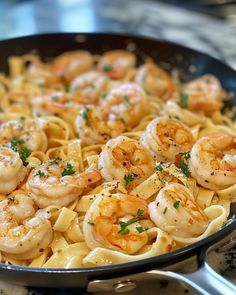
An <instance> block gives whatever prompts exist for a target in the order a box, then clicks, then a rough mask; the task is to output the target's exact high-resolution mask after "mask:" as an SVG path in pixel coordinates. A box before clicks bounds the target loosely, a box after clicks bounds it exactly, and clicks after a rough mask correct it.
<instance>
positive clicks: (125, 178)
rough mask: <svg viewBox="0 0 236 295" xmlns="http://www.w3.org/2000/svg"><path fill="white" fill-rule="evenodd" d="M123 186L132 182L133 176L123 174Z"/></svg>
mask: <svg viewBox="0 0 236 295" xmlns="http://www.w3.org/2000/svg"><path fill="white" fill-rule="evenodd" d="M124 181H125V185H129V184H130V183H131V182H132V181H134V175H133V174H125V176H124Z"/></svg>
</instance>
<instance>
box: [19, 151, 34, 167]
mask: <svg viewBox="0 0 236 295" xmlns="http://www.w3.org/2000/svg"><path fill="white" fill-rule="evenodd" d="M18 154H19V156H20V158H21V160H22V162H23V165H24V166H27V165H28V162H26V160H27V158H28V157H29V156H30V155H31V152H30V151H29V150H28V149H27V147H23V148H22V149H21V150H19V151H18Z"/></svg>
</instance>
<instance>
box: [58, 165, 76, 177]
mask: <svg viewBox="0 0 236 295" xmlns="http://www.w3.org/2000/svg"><path fill="white" fill-rule="evenodd" d="M73 168H74V167H73V166H72V165H71V164H70V163H67V165H66V168H64V170H63V171H62V173H61V176H66V175H72V174H74V173H75V170H73Z"/></svg>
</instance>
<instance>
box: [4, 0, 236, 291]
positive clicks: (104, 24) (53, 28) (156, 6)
mask: <svg viewBox="0 0 236 295" xmlns="http://www.w3.org/2000/svg"><path fill="white" fill-rule="evenodd" d="M0 10H2V11H3V13H1V25H0V39H7V38H12V37H18V36H24V35H31V34H36V33H47V32H127V33H133V34H139V35H145V36H150V37H154V38H161V39H164V40H170V41H174V42H177V43H180V44H182V45H185V46H188V47H192V48H194V49H198V50H200V51H203V52H206V53H208V54H210V55H213V56H215V57H217V58H219V59H221V60H223V61H224V62H226V63H228V64H229V65H230V66H231V67H233V68H235V69H236V50H235V49H236V29H235V28H234V27H230V25H229V24H227V23H226V22H224V21H220V20H218V19H214V18H212V17H209V16H205V15H202V14H199V13H196V12H192V11H188V10H185V9H182V8H178V7H175V6H171V5H167V4H164V3H159V2H158V1H144V0H143V1H142V0H35V1H26V2H22V3H18V4H16V5H11V4H10V3H8V2H6V3H5V5H2V6H1V4H0ZM235 252H236V250H235ZM235 252H232V253H233V254H232V255H231V254H227V255H231V256H230V257H231V268H230V269H229V271H230V275H231V277H234V278H235V277H236V273H235V272H234V269H235V267H234V266H232V259H233V260H236V258H235V257H236V255H235ZM227 255H226V258H227V257H228V256H227ZM222 265H223V264H222ZM222 265H221V266H220V267H221V268H222ZM227 267H229V266H225V268H227ZM222 271H224V270H222ZM219 272H220V271H219ZM146 290H147V288H146V286H145V285H144V286H140V288H139V291H138V292H137V291H135V292H134V293H133V292H129V293H127V295H129V294H130V295H133V294H135V295H138V294H147V291H146ZM0 293H1V294H5V295H8V294H9V295H10V294H14V295H21V294H22V295H23V294H24V295H25V294H31V295H33V294H37V295H42V294H45V295H46V294H47V295H54V294H60V295H62V294H87V293H86V292H85V291H81V290H78V289H71V290H66V289H60V290H57V289H51V290H50V289H36V288H30V289H25V288H23V287H17V286H12V285H9V284H7V283H5V282H0ZM157 293H158V294H165V295H168V294H173V293H175V294H176V295H178V294H187V293H188V294H193V293H191V291H190V290H188V289H187V288H183V287H181V286H180V285H179V284H176V283H175V282H170V283H169V284H168V285H167V284H166V283H164V284H163V282H153V284H152V285H149V290H148V294H149V295H152V294H157ZM103 294H105V293H103ZM112 294H113V293H112ZM107 295H110V293H107Z"/></svg>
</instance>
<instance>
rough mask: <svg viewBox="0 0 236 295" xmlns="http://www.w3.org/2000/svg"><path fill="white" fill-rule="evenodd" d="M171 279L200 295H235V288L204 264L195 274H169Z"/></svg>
mask: <svg viewBox="0 0 236 295" xmlns="http://www.w3.org/2000/svg"><path fill="white" fill-rule="evenodd" d="M169 274H171V276H172V278H175V279H177V280H180V281H182V282H183V283H185V284H186V285H188V286H189V287H192V288H193V289H194V290H195V291H198V292H199V293H200V294H202V295H212V294H214V295H226V294H227V295H235V294H236V286H235V285H233V284H232V283H230V282H229V281H228V280H226V279H225V278H223V277H222V276H220V275H219V274H218V273H216V272H215V271H214V270H213V269H212V268H211V267H210V266H209V264H207V263H206V262H204V263H203V264H202V265H201V266H200V268H198V269H197V270H196V271H195V272H192V273H187V274H180V273H175V272H169Z"/></svg>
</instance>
